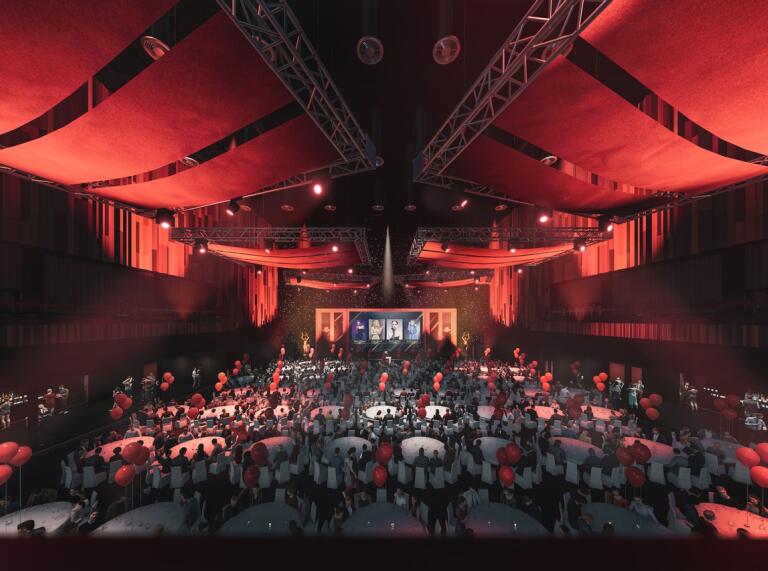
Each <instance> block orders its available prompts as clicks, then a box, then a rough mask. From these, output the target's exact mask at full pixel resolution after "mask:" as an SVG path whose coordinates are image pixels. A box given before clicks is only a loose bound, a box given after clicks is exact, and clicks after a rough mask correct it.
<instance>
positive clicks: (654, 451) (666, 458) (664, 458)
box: [621, 436, 675, 465]
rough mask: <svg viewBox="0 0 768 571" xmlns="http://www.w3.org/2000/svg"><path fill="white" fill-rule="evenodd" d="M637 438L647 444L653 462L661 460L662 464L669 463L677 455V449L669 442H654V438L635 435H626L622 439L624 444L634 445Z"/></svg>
mask: <svg viewBox="0 0 768 571" xmlns="http://www.w3.org/2000/svg"><path fill="white" fill-rule="evenodd" d="M635 440H639V441H640V442H642V443H643V444H645V445H646V446H647V447H648V448H649V449H650V451H651V462H659V463H661V464H664V465H666V464H669V463H670V462H671V461H672V458H674V456H675V449H674V448H672V447H671V446H670V445H668V444H662V443H661V442H654V441H653V440H646V439H645V438H636V437H634V436H625V437H624V438H622V439H621V444H622V445H623V446H627V447H629V446H632V445H633V444H634V443H635Z"/></svg>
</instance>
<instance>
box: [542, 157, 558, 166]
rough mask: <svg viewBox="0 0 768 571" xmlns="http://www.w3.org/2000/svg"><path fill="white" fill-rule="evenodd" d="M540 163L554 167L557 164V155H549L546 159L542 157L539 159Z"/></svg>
mask: <svg viewBox="0 0 768 571" xmlns="http://www.w3.org/2000/svg"><path fill="white" fill-rule="evenodd" d="M539 162H541V163H542V164H544V165H546V166H548V167H551V166H554V165H555V163H557V157H556V156H555V155H547V156H546V157H542V158H541V159H539Z"/></svg>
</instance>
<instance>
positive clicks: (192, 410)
mask: <svg viewBox="0 0 768 571" xmlns="http://www.w3.org/2000/svg"><path fill="white" fill-rule="evenodd" d="M198 414H200V409H199V408H197V407H196V406H191V407H189V408H188V409H187V417H189V418H190V419H191V420H195V419H196V418H197V415H198Z"/></svg>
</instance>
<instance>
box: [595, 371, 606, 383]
mask: <svg viewBox="0 0 768 571" xmlns="http://www.w3.org/2000/svg"><path fill="white" fill-rule="evenodd" d="M597 376H598V377H600V381H601V382H603V383H604V382H605V381H607V380H608V373H600V374H599V375H597Z"/></svg>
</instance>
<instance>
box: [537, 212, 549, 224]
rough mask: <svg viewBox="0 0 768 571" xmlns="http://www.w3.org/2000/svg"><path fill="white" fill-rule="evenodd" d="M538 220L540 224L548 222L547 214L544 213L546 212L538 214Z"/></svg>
mask: <svg viewBox="0 0 768 571" xmlns="http://www.w3.org/2000/svg"><path fill="white" fill-rule="evenodd" d="M539 222H540V223H542V224H546V223H547V222H549V214H546V213H542V214H539Z"/></svg>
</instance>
